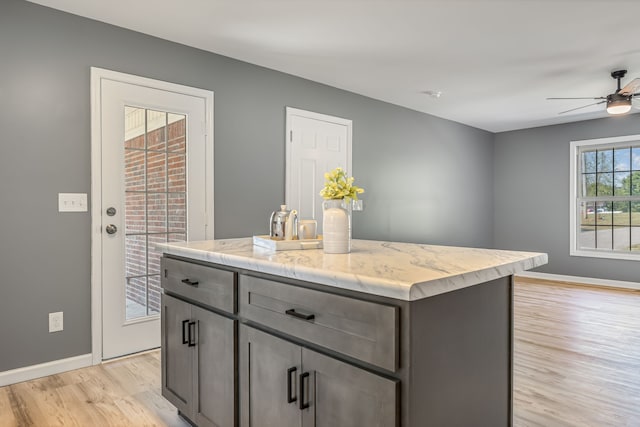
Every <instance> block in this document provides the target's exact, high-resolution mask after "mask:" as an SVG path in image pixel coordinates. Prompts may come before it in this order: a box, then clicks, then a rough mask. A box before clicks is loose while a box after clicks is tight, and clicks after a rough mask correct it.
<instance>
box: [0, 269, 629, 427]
mask: <svg viewBox="0 0 640 427" xmlns="http://www.w3.org/2000/svg"><path fill="white" fill-rule="evenodd" d="M514 312H515V343H514V347H515V357H514V359H515V360H514V425H515V426H516V427H538V426H540V427H566V426H571V427H607V426H615V427H619V426H629V427H638V426H640V292H629V291H617V290H608V289H607V290H605V289H597V288H589V287H580V286H572V285H562V284H557V283H556V284H548V283H543V282H529V281H527V282H526V283H517V284H516V288H515V303H514ZM187 425H188V424H187V423H186V422H184V421H183V420H181V419H180V418H179V417H178V416H177V414H176V411H175V408H174V407H173V406H171V405H170V404H169V403H168V402H166V401H165V400H164V399H163V398H162V397H161V396H160V353H159V351H155V352H150V353H147V354H143V355H139V356H135V357H130V358H126V359H121V360H118V361H114V362H110V363H106V364H103V365H101V366H94V367H90V368H85V369H79V370H76V371H71V372H66V373H63V374H59V375H52V376H50V377H46V378H41V379H37V380H33V381H28V382H24V383H20V384H14V385H11V386H8V387H1V388H0V427H15V426H20V427H22V426H38V427H40V426H43V427H47V426H83V427H84V426H96V427H102V426H122V427H128V426H136V427H137V426H159V427H161V426H171V427H173V426H179V427H186V426H187ZM336 427H338V426H336ZM363 427H364V426H363ZM469 427H475V426H469Z"/></svg>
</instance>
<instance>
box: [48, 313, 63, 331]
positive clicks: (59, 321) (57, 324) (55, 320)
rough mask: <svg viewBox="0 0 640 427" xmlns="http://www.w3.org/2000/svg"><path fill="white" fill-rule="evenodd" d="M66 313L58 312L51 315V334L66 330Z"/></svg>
mask: <svg viewBox="0 0 640 427" xmlns="http://www.w3.org/2000/svg"><path fill="white" fill-rule="evenodd" d="M63 316H64V313H63V312H62V311H58V312H56V313H49V332H59V331H62V330H63V329H64V317H63Z"/></svg>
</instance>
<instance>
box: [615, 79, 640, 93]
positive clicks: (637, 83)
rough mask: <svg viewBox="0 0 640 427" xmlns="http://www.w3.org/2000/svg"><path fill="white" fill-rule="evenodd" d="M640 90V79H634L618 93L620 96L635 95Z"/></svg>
mask: <svg viewBox="0 0 640 427" xmlns="http://www.w3.org/2000/svg"><path fill="white" fill-rule="evenodd" d="M638 90H640V79H633V80H631V81H630V82H629V83H627V85H626V86H625V87H623V88H622V89H620V90H619V91H618V94H620V95H624V96H630V95H633V94H634V93H635V92H637V91H638Z"/></svg>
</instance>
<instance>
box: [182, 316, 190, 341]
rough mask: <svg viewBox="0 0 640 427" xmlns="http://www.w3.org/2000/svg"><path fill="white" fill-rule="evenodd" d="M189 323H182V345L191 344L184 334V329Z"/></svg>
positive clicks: (186, 321) (184, 321)
mask: <svg viewBox="0 0 640 427" xmlns="http://www.w3.org/2000/svg"><path fill="white" fill-rule="evenodd" d="M187 323H189V321H188V320H183V321H182V344H189V341H188V340H187V334H185V333H184V327H185V325H186V324H187Z"/></svg>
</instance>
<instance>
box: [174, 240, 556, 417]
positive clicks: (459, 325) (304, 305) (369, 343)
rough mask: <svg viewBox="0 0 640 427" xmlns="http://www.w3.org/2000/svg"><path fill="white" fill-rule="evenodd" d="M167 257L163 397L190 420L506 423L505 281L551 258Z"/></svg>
mask: <svg viewBox="0 0 640 427" xmlns="http://www.w3.org/2000/svg"><path fill="white" fill-rule="evenodd" d="M162 247H163V251H164V256H163V259H162V271H163V275H162V286H163V290H164V293H163V296H162V298H163V303H162V393H163V396H165V397H166V398H167V399H168V400H169V401H171V402H172V403H173V404H174V405H175V406H176V407H177V408H178V411H179V412H180V413H181V414H182V415H183V416H184V417H186V418H188V419H189V420H190V421H191V422H192V423H194V424H196V425H198V426H201V427H202V426H216V427H230V426H238V425H239V426H241V427H288V426H304V427H309V426H317V427H361V426H362V427H364V426H366V427H376V426H378V427H383V426H384V427H387V426H389V427H391V426H393V427H418V426H419V427H429V426H436V427H446V426H464V427H467V426H488V427H498V426H510V425H512V357H513V343H512V333H513V332H512V331H513V312H512V301H513V283H512V280H513V279H512V278H513V274H515V273H517V272H520V271H523V270H526V269H530V268H534V267H537V266H539V265H543V264H545V263H546V262H547V256H546V254H541V253H530V252H514V251H500V250H488V249H476V248H456V247H445V246H432V245H418V244H408V243H392V242H375V241H363V240H354V241H353V245H352V252H351V253H350V254H344V255H336V254H324V253H323V251H322V250H298V251H278V252H276V251H270V250H267V249H262V248H257V247H253V245H252V240H251V239H248V238H247V239H226V240H213V241H201V242H187V243H175V244H166V245H163V246H162Z"/></svg>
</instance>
